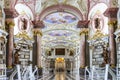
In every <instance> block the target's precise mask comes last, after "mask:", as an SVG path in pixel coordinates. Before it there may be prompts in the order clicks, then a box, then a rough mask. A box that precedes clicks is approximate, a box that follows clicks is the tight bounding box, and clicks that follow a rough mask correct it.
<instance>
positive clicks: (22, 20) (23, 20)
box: [21, 18, 27, 30]
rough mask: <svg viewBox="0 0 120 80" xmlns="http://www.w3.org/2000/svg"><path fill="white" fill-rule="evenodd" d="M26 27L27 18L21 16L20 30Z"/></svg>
mask: <svg viewBox="0 0 120 80" xmlns="http://www.w3.org/2000/svg"><path fill="white" fill-rule="evenodd" d="M26 29H27V20H26V19H25V18H21V30H26Z"/></svg>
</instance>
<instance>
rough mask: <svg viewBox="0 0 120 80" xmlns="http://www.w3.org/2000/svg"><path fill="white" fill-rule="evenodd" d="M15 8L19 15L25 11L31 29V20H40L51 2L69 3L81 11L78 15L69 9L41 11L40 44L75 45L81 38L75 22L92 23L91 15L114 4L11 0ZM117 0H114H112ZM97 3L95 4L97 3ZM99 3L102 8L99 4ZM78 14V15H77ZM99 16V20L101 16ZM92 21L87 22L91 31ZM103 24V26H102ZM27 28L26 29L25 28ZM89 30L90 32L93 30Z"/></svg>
mask: <svg viewBox="0 0 120 80" xmlns="http://www.w3.org/2000/svg"><path fill="white" fill-rule="evenodd" d="M13 1H14V3H15V4H14V5H15V9H16V11H17V12H18V13H19V15H26V16H27V18H29V22H30V24H31V26H29V27H31V28H30V29H32V27H33V24H32V21H33V20H36V19H37V20H39V18H38V16H39V15H40V14H41V13H42V11H44V9H46V8H47V7H50V6H52V5H59V4H64V5H70V6H73V7H75V8H76V9H78V10H79V11H80V12H81V16H78V15H76V13H75V12H72V11H71V12H70V11H67V10H66V11H53V12H51V11H49V14H47V15H46V14H44V15H45V16H44V18H43V20H42V21H43V22H44V25H45V27H44V28H43V29H41V30H42V33H43V36H42V45H43V46H47V47H55V46H67V47H75V46H76V44H79V42H80V39H81V38H80V35H79V32H80V28H77V23H78V21H79V20H90V24H92V20H94V19H93V16H95V14H96V12H97V11H99V13H100V12H101V14H103V11H105V10H106V9H107V7H108V6H109V5H111V6H116V5H114V4H109V3H110V0H13ZM113 1H114V2H116V0H113ZM97 4H99V5H98V6H96V5H97ZM100 7H101V8H100ZM78 17H81V19H80V18H78ZM103 17H104V15H102V19H104V26H106V25H107V22H106V21H107V19H106V18H103ZM102 19H101V20H102ZM17 21H18V19H16V20H15V22H16V24H15V34H17V33H16V32H19V30H18V28H17V27H18V24H17V23H18V22H17ZM93 26H94V25H90V26H89V29H90V30H91V29H92V30H91V31H92V32H94V30H93V28H92V27H93ZM104 26H103V25H102V27H104ZM104 29H107V28H106V27H105V28H103V32H105V33H107V32H106V30H104ZM28 32H29V31H28ZM92 32H90V33H91V34H93V33H92Z"/></svg>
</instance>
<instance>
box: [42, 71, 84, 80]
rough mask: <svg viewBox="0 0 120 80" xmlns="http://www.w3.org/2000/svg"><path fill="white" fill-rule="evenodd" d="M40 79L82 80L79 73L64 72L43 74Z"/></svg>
mask: <svg viewBox="0 0 120 80" xmlns="http://www.w3.org/2000/svg"><path fill="white" fill-rule="evenodd" d="M40 80H84V79H82V78H81V79H80V76H79V74H71V73H66V72H56V73H54V74H51V75H48V76H44V75H43V77H42V78H41V79H40Z"/></svg>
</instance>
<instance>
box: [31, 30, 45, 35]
mask: <svg viewBox="0 0 120 80" xmlns="http://www.w3.org/2000/svg"><path fill="white" fill-rule="evenodd" d="M33 34H34V35H35V36H37V35H39V36H42V35H43V34H42V31H40V30H37V29H35V30H33Z"/></svg>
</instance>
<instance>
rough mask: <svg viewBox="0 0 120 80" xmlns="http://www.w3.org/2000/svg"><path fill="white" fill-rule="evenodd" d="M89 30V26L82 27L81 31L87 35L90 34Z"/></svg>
mask: <svg viewBox="0 0 120 80" xmlns="http://www.w3.org/2000/svg"><path fill="white" fill-rule="evenodd" d="M88 31H89V29H88V28H87V29H86V28H82V29H81V31H80V35H82V34H86V35H88Z"/></svg>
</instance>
